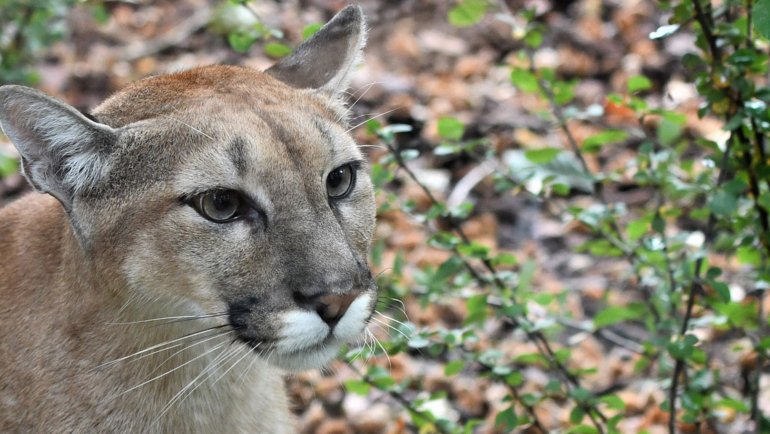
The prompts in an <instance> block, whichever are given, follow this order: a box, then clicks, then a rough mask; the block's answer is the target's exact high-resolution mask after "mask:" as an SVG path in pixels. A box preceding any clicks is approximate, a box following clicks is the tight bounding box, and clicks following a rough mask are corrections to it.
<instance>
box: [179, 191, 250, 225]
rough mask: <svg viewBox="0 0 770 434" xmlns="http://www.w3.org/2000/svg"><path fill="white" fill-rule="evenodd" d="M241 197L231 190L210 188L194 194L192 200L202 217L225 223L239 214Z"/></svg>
mask: <svg viewBox="0 0 770 434" xmlns="http://www.w3.org/2000/svg"><path fill="white" fill-rule="evenodd" d="M242 203H243V202H242V199H241V196H240V194H238V192H236V191H233V190H211V191H207V192H205V193H201V194H200V195H198V196H196V197H195V198H194V200H193V202H192V204H193V206H194V207H195V209H196V210H197V211H198V213H200V214H201V215H202V216H203V217H205V218H207V219H209V220H211V221H213V222H215V223H225V222H228V221H231V220H234V219H235V218H236V217H238V216H239V213H240V211H241V208H242Z"/></svg>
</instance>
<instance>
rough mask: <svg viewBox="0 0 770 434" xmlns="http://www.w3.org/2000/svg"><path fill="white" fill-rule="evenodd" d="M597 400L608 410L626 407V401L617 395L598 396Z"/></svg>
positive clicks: (621, 409)
mask: <svg viewBox="0 0 770 434" xmlns="http://www.w3.org/2000/svg"><path fill="white" fill-rule="evenodd" d="M599 402H602V403H604V404H606V405H607V408H609V409H610V410H618V411H623V410H625V409H626V403H625V402H623V400H622V399H620V397H618V396H617V395H605V396H602V397H601V398H599Z"/></svg>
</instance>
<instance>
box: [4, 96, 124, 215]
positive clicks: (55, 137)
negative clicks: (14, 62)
mask: <svg viewBox="0 0 770 434" xmlns="http://www.w3.org/2000/svg"><path fill="white" fill-rule="evenodd" d="M0 127H2V129H3V131H4V132H5V134H6V135H7V136H8V137H9V138H10V139H11V142H13V144H14V145H15V146H16V149H18V150H19V154H20V155H21V163H22V169H23V170H24V175H25V176H26V177H27V179H28V180H29V182H30V183H31V184H32V186H33V187H35V190H37V191H39V192H41V193H48V194H50V195H52V196H54V197H55V198H57V199H59V202H61V204H62V205H63V206H64V208H65V209H67V210H69V209H70V208H71V206H72V202H73V200H74V198H75V196H77V195H79V194H84V193H86V192H88V191H89V190H90V189H92V188H94V187H95V186H96V185H97V184H98V183H99V182H100V181H103V180H104V179H105V177H106V175H107V172H108V171H109V165H108V162H107V160H108V157H109V153H110V151H111V150H112V147H113V144H114V143H115V141H116V139H117V136H116V133H115V130H113V129H112V128H111V127H109V126H107V125H103V124H100V123H97V122H94V121H92V120H90V119H88V118H86V117H85V116H84V115H83V114H82V113H80V112H79V111H77V110H76V109H75V108H73V107H71V106H69V105H67V104H64V103H62V102H60V101H57V100H55V99H53V98H51V97H49V96H48V95H46V94H44V93H42V92H40V91H38V90H35V89H31V88H28V87H24V86H2V87H0Z"/></svg>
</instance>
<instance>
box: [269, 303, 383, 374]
mask: <svg viewBox="0 0 770 434" xmlns="http://www.w3.org/2000/svg"><path fill="white" fill-rule="evenodd" d="M371 300H372V296H371V294H369V293H365V294H362V295H360V296H359V297H358V298H356V299H355V300H354V301H353V303H351V304H350V307H349V308H348V310H347V312H345V315H344V316H343V317H342V318H340V321H339V322H338V323H337V326H336V327H334V331H333V333H332V334H331V335H330V334H329V326H328V325H327V324H326V323H325V322H324V321H323V320H322V319H321V317H319V316H318V314H317V313H315V312H308V311H302V310H294V311H291V312H287V313H285V314H284V315H283V318H282V320H283V327H282V329H281V333H280V339H279V340H278V343H277V344H276V346H275V352H274V353H273V354H272V355H271V357H270V361H271V362H272V363H273V364H274V365H276V366H278V367H281V368H283V369H286V370H289V371H302V370H307V369H315V368H320V367H322V366H324V365H326V364H327V363H328V362H329V361H330V360H331V359H333V358H334V356H336V355H337V351H339V348H340V346H341V345H342V344H343V343H345V342H350V341H352V340H354V339H355V338H356V337H358V335H359V334H360V333H361V332H362V331H363V329H364V327H365V326H366V320H367V318H369V315H370V313H371V312H370V311H369V304H370V303H371Z"/></svg>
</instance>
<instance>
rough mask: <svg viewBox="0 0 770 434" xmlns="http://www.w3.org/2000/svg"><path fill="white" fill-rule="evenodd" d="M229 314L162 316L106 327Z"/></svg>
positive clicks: (226, 313)
mask: <svg viewBox="0 0 770 434" xmlns="http://www.w3.org/2000/svg"><path fill="white" fill-rule="evenodd" d="M228 314H229V312H219V313H210V314H205V315H181V316H164V317H160V318H151V319H143V320H140V321H126V322H107V323H104V324H106V325H129V324H143V323H148V322H156V321H164V320H193V319H205V318H215V317H219V316H225V315H228ZM175 322H178V321H171V322H168V323H164V324H173V323H175Z"/></svg>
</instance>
